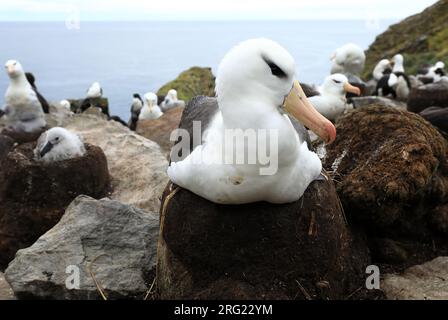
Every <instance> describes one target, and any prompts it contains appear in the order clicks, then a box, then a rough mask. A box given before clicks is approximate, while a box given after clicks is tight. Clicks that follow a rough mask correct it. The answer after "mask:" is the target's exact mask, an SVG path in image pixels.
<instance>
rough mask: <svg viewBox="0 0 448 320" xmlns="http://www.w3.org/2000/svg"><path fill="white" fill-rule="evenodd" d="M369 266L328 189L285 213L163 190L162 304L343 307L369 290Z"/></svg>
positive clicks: (315, 188) (319, 184) (321, 187)
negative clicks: (274, 302)
mask: <svg viewBox="0 0 448 320" xmlns="http://www.w3.org/2000/svg"><path fill="white" fill-rule="evenodd" d="M368 264H369V257H368V252H367V247H366V246H365V244H364V242H363V241H359V240H357V241H354V240H353V237H352V234H351V232H350V231H349V228H348V225H347V224H346V221H345V219H344V215H343V211H342V208H341V205H340V202H339V199H338V196H337V194H336V191H335V188H334V185H333V183H332V182H331V181H316V182H314V183H312V184H311V185H310V187H309V188H308V190H307V191H306V192H305V194H304V196H303V197H302V199H300V200H299V201H297V202H294V203H291V204H285V205H274V204H270V203H265V202H259V203H253V204H248V205H238V206H232V205H218V204H215V203H212V202H209V201H207V200H205V199H203V198H201V197H198V196H197V195H195V194H193V193H191V192H190V191H188V190H185V189H182V188H180V187H178V186H175V185H172V184H169V185H168V187H167V189H166V190H165V193H164V196H163V200H162V208H161V230H160V239H159V247H158V266H157V284H158V288H159V291H160V295H161V298H163V299H345V298H347V297H348V296H349V295H350V293H352V292H353V291H355V290H356V289H357V288H359V287H362V286H364V282H365V278H364V272H365V268H366V266H367V265H368Z"/></svg>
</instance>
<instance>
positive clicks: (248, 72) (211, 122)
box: [168, 39, 336, 204]
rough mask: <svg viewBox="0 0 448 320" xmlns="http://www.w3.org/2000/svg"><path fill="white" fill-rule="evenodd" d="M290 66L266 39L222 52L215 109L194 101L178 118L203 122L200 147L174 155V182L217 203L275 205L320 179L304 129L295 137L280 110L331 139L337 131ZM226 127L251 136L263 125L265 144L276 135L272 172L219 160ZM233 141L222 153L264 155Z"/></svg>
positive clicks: (285, 56) (318, 165)
mask: <svg viewBox="0 0 448 320" xmlns="http://www.w3.org/2000/svg"><path fill="white" fill-rule="evenodd" d="M295 69H296V67H295V62H294V59H293V58H292V56H291V55H290V54H289V53H288V51H286V50H285V49H284V48H283V47H281V46H280V45H279V44H277V43H276V42H274V41H271V40H268V39H253V40H248V41H245V42H243V43H241V44H239V45H238V46H236V47H235V48H233V49H232V50H231V51H230V52H229V53H227V55H226V56H225V57H224V59H223V60H222V61H221V63H220V66H219V68H218V73H217V78H216V93H217V99H216V102H213V103H217V105H218V107H219V109H217V108H213V106H212V107H211V108H210V107H209V106H207V105H206V104H205V103H204V104H203V105H202V106H201V105H197V104H201V103H202V102H201V101H203V99H193V101H192V102H190V104H189V105H188V106H187V107H186V109H185V110H184V115H183V119H184V120H185V119H186V120H203V121H202V126H203V127H202V130H203V131H205V132H204V134H203V136H202V144H201V145H199V146H197V147H196V148H195V149H194V150H193V152H192V153H191V154H190V155H188V156H186V157H185V158H184V159H183V160H181V161H178V162H174V160H173V155H172V157H171V160H172V162H171V165H170V167H169V168H168V175H169V177H170V179H171V181H172V182H174V183H175V184H177V185H179V186H181V187H183V188H185V189H188V190H190V191H192V192H193V193H195V194H197V195H199V196H201V197H203V198H205V199H208V200H210V201H213V202H215V203H220V204H244V203H251V202H257V201H267V202H271V203H279V204H280V203H290V202H294V201H296V200H298V199H300V198H301V197H302V195H303V193H304V192H305V190H306V189H307V187H308V185H309V184H310V183H311V182H312V181H314V180H316V179H319V177H320V175H321V170H322V164H321V162H320V160H319V157H318V156H317V155H316V154H315V153H314V152H311V151H310V150H309V149H308V146H307V142H306V140H307V139H306V137H305V134H298V132H297V131H296V130H295V128H294V126H293V124H292V122H291V120H290V119H289V118H288V116H287V115H285V114H284V113H283V110H285V111H287V112H288V113H290V114H291V115H292V116H294V117H295V118H296V119H298V120H299V121H301V122H302V123H303V124H304V125H306V126H307V127H308V128H309V129H311V130H312V131H314V132H315V133H316V134H317V135H318V136H320V137H321V138H322V139H323V140H324V141H326V142H328V143H330V142H332V141H334V139H335V138H336V129H335V127H334V125H333V124H332V123H331V122H330V121H329V120H328V119H326V118H325V117H323V116H322V115H321V114H319V113H318V112H317V111H316V109H315V108H314V107H313V106H312V105H311V104H310V102H309V101H308V99H307V98H306V96H305V94H304V92H303V90H302V88H301V86H300V85H299V83H298V82H297V81H295V80H294V75H295ZM209 99H210V98H209ZM207 101H208V100H205V102H207ZM209 111H213V112H214V113H213V114H209V113H208V112H209ZM194 113H195V114H194ZM181 126H182V123H181ZM204 126H206V127H205V128H204ZM228 129H230V130H232V129H236V130H238V129H242V130H246V129H253V130H255V132H256V133H259V132H262V131H263V130H265V132H264V133H265V134H266V135H267V138H266V141H267V144H269V141H271V140H270V139H274V141H275V138H276V137H275V134H274V133H273V132H275V133H277V140H276V141H275V143H276V144H277V147H278V148H277V150H278V152H277V153H276V154H274V155H273V156H275V157H276V159H278V168H277V170H276V171H275V173H274V174H270V175H260V168H262V167H265V166H264V165H263V164H261V163H260V162H259V161H258V162H256V163H255V164H249V163H245V164H226V163H223V162H222V161H220V160H222V159H220V153H221V151H222V150H223V149H222V148H221V146H223V145H225V146H226V141H224V140H225V135H226V130H228ZM271 129H272V130H273V131H272V132H271V131H270V130H271ZM301 132H303V130H302V131H301ZM241 139H242V140H241ZM236 140H237V141H236V142H237V143H236V144H234V148H233V149H231V148H228V149H225V150H224V154H226V153H228V152H232V153H233V154H236V155H238V154H241V152H244V153H248V154H254V153H257V152H266V150H258V146H257V144H246V143H245V141H244V140H245V137H241V136H237V137H236ZM271 152H274V151H273V150H271Z"/></svg>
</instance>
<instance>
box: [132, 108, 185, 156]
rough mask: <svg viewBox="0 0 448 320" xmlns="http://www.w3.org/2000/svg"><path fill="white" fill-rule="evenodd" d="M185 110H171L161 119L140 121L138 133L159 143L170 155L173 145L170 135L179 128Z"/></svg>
mask: <svg viewBox="0 0 448 320" xmlns="http://www.w3.org/2000/svg"><path fill="white" fill-rule="evenodd" d="M183 110H184V108H174V109H169V110H168V111H166V112H165V113H164V114H163V116H161V117H160V118H159V119H155V120H143V121H138V124H137V133H138V134H140V135H142V136H144V137H145V138H148V139H150V140H152V141H154V142H157V143H158V144H159V146H160V148H162V150H163V152H164V153H165V154H166V155H168V154H169V153H170V150H171V146H172V144H173V143H172V142H171V141H170V135H171V133H172V132H173V131H174V130H176V129H177V128H178V126H179V122H180V119H181V117H182V112H183Z"/></svg>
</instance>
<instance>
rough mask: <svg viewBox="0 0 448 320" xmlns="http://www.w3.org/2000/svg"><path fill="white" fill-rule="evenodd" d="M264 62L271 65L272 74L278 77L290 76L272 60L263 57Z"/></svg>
mask: <svg viewBox="0 0 448 320" xmlns="http://www.w3.org/2000/svg"><path fill="white" fill-rule="evenodd" d="M263 60H264V62H266V64H267V65H268V66H269V69H271V73H272V75H274V76H276V77H278V78H287V77H288V76H287V75H286V73H285V72H284V71H283V70H282V69H281V68H280V67H279V66H278V65H276V64H275V63H274V62H272V61H270V60H269V59H267V58H265V57H263Z"/></svg>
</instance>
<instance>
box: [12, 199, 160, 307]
mask: <svg viewBox="0 0 448 320" xmlns="http://www.w3.org/2000/svg"><path fill="white" fill-rule="evenodd" d="M158 233H159V219H158V216H157V215H155V214H151V213H148V212H145V211H142V210H140V209H136V208H134V207H131V206H129V205H125V204H122V203H120V202H117V201H113V200H109V199H101V200H95V199H93V198H90V197H87V196H79V197H78V198H76V199H75V200H74V201H73V202H72V203H71V204H70V206H69V207H68V208H67V210H66V212H65V214H64V216H63V217H62V219H61V221H60V222H59V223H58V224H57V225H56V226H55V227H53V229H51V230H50V231H48V232H47V233H46V234H44V235H43V236H42V237H40V238H39V240H37V242H36V243H34V244H33V245H32V246H31V247H29V248H26V249H23V250H19V251H18V253H17V255H16V258H15V259H14V260H13V261H12V262H11V263H10V264H9V266H8V268H7V270H6V271H5V276H6V280H7V281H8V283H9V284H10V285H11V287H12V289H13V291H14V293H15V295H16V296H17V297H18V298H19V299H23V298H25V299H30V298H32V299H36V298H37V299H100V298H101V294H100V290H101V291H102V292H103V293H104V296H105V297H106V298H108V299H120V298H126V299H143V298H144V297H145V294H146V292H147V291H148V289H149V287H150V285H151V283H152V280H153V276H152V273H153V271H154V270H153V269H154V267H155V264H156V254H157V240H158ZM78 275H79V277H78ZM78 280H79V281H78ZM95 282H96V283H95ZM78 283H79V285H77V284H78Z"/></svg>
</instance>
